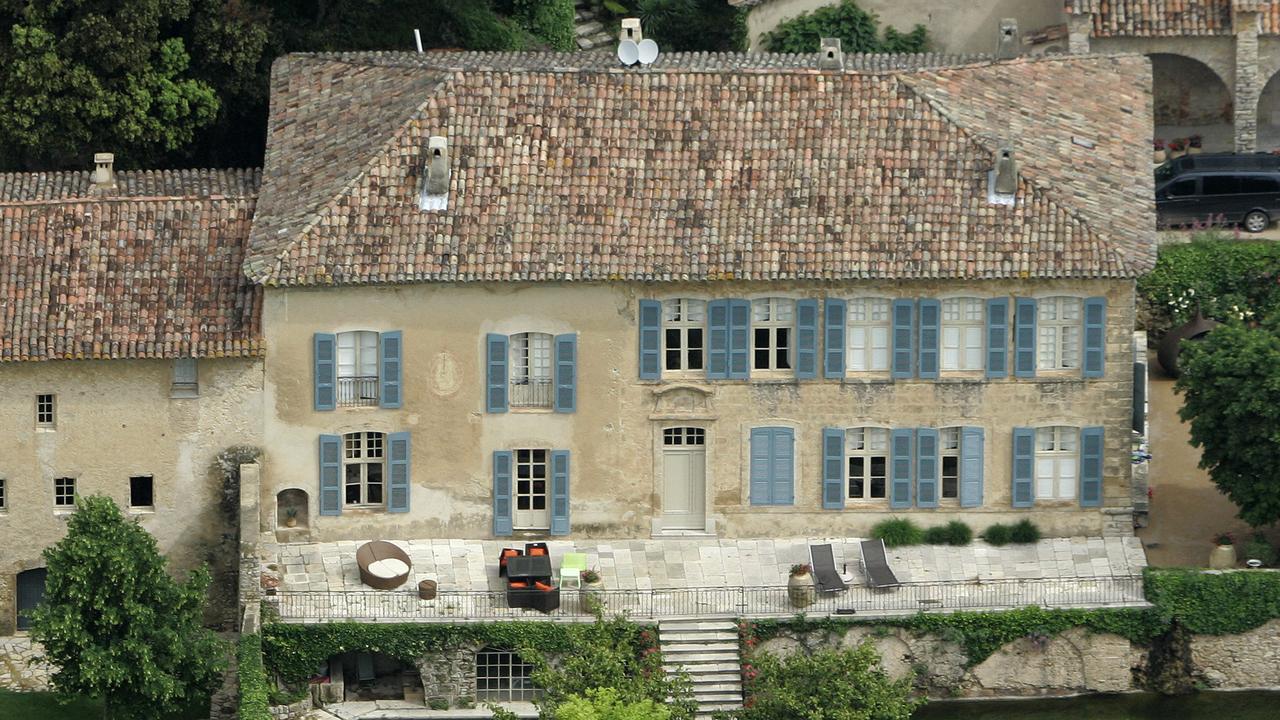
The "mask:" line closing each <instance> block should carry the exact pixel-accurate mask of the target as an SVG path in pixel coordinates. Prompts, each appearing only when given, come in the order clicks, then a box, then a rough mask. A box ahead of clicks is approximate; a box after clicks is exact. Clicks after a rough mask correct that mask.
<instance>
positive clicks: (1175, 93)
mask: <svg viewBox="0 0 1280 720" xmlns="http://www.w3.org/2000/svg"><path fill="white" fill-rule="evenodd" d="M1149 57H1150V58H1151V75H1152V93H1153V95H1154V97H1153V103H1154V104H1153V110H1154V115H1155V130H1154V132H1155V137H1156V138H1158V139H1162V140H1164V141H1165V142H1169V141H1172V140H1174V139H1177V138H1188V137H1191V136H1193V135H1199V136H1201V137H1202V138H1203V146H1204V151H1205V152H1229V151H1230V150H1231V149H1232V148H1233V147H1234V146H1235V131H1234V127H1233V124H1232V118H1233V115H1234V110H1233V107H1232V99H1231V89H1230V88H1228V87H1227V84H1226V83H1225V82H1223V80H1222V78H1221V77H1219V76H1218V74H1217V73H1216V72H1214V71H1213V68H1210V67H1209V66H1208V65H1206V64H1204V63H1202V62H1200V61H1199V60H1195V59H1193V58H1189V57H1186V56H1185V55H1173V54H1169V53H1153V54H1152V55H1150V56H1149Z"/></svg>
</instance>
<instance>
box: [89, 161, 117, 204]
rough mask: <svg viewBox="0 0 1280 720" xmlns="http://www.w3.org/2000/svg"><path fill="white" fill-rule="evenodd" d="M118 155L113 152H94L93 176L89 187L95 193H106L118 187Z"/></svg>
mask: <svg viewBox="0 0 1280 720" xmlns="http://www.w3.org/2000/svg"><path fill="white" fill-rule="evenodd" d="M115 164H116V156H115V155H113V154H111V153H94V154H93V176H92V177H91V178H90V180H89V188H90V190H91V191H92V192H93V193H94V194H95V195H105V194H107V193H109V192H111V191H113V190H115V189H116V170H115Z"/></svg>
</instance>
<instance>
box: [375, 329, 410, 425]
mask: <svg viewBox="0 0 1280 720" xmlns="http://www.w3.org/2000/svg"><path fill="white" fill-rule="evenodd" d="M378 340H379V343H378V344H379V345H380V346H381V347H380V352H379V359H378V364H379V368H380V371H379V373H378V375H379V378H378V382H379V383H380V385H381V391H380V392H379V393H378V405H380V406H381V407H384V408H393V409H394V408H398V407H400V405H401V404H402V403H403V402H404V399H403V397H402V395H403V387H404V386H403V383H402V381H401V379H400V378H401V375H402V373H403V371H402V370H401V365H402V362H401V358H402V357H403V354H404V350H403V348H404V345H403V343H402V341H401V337H400V331H399V330H396V331H394V332H384V333H382V335H380V336H379V338H378Z"/></svg>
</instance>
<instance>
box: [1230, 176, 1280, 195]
mask: <svg viewBox="0 0 1280 720" xmlns="http://www.w3.org/2000/svg"><path fill="white" fill-rule="evenodd" d="M1240 192H1242V193H1273V192H1280V181H1277V180H1276V179H1275V178H1270V177H1267V176H1265V175H1241V176H1240Z"/></svg>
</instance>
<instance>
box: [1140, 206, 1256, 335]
mask: <svg viewBox="0 0 1280 720" xmlns="http://www.w3.org/2000/svg"><path fill="white" fill-rule="evenodd" d="M1278 279H1280V244H1278V243H1275V242H1273V241H1271V240H1262V241H1258V240H1233V239H1230V238H1229V237H1228V236H1227V235H1226V234H1224V233H1222V232H1218V231H1210V232H1203V233H1199V234H1197V235H1196V236H1195V237H1194V238H1193V239H1192V241H1191V242H1189V243H1182V244H1172V245H1165V246H1163V247H1161V248H1160V251H1159V255H1158V257H1157V259H1156V266H1155V268H1154V269H1152V271H1151V272H1150V273H1148V274H1147V275H1144V276H1143V277H1141V278H1139V279H1138V295H1139V296H1140V297H1141V298H1142V300H1143V309H1144V314H1145V320H1146V328H1145V329H1146V330H1147V331H1148V332H1149V333H1151V335H1152V336H1153V337H1161V336H1163V335H1164V334H1165V333H1166V332H1168V331H1169V330H1170V329H1172V328H1173V327H1175V326H1177V325H1180V324H1182V323H1184V322H1186V321H1187V320H1190V319H1191V318H1192V316H1194V315H1195V312H1196V309H1197V308H1199V309H1200V310H1201V311H1202V312H1203V313H1204V315H1205V316H1206V317H1212V318H1217V319H1219V320H1227V319H1230V318H1232V317H1234V318H1237V319H1240V318H1241V316H1242V315H1244V314H1245V313H1253V315H1252V316H1246V319H1247V317H1257V318H1261V317H1263V316H1265V315H1268V314H1270V313H1271V312H1274V311H1276V310H1280V284H1277V280H1278Z"/></svg>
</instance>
